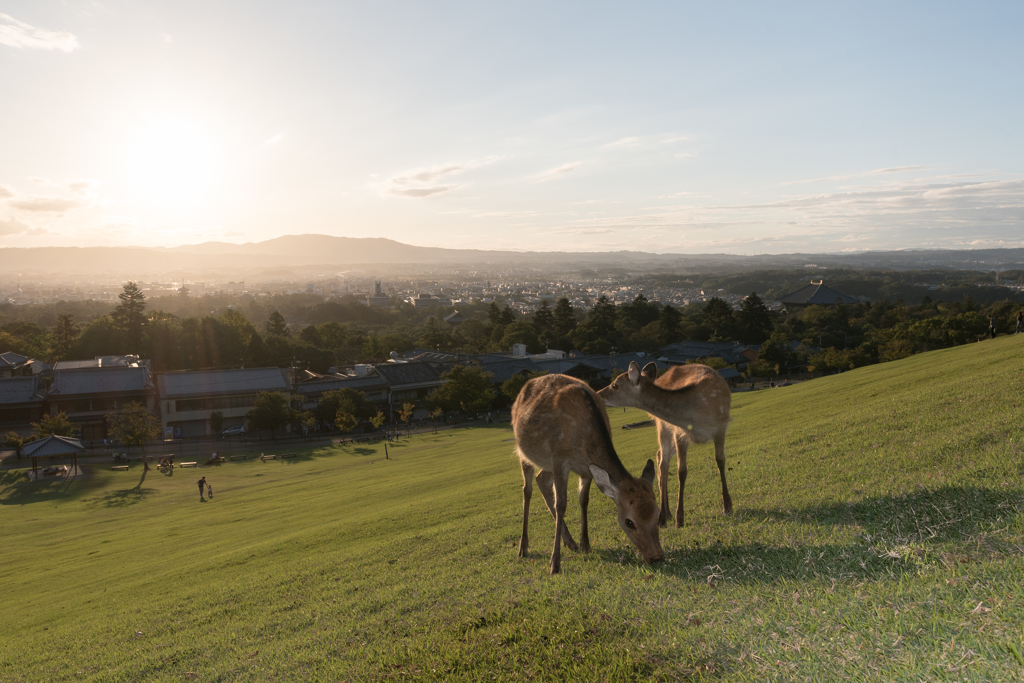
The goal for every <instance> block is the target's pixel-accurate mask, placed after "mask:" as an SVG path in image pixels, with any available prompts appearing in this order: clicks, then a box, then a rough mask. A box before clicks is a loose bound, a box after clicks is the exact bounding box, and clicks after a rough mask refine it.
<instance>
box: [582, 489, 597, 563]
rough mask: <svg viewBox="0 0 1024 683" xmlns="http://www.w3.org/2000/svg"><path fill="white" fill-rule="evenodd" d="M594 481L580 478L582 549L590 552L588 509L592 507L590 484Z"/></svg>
mask: <svg viewBox="0 0 1024 683" xmlns="http://www.w3.org/2000/svg"><path fill="white" fill-rule="evenodd" d="M592 481H594V480H593V479H585V478H583V477H580V549H581V550H582V551H583V552H585V553H589V552H590V531H589V529H588V528H587V508H588V507H589V506H590V482H592Z"/></svg>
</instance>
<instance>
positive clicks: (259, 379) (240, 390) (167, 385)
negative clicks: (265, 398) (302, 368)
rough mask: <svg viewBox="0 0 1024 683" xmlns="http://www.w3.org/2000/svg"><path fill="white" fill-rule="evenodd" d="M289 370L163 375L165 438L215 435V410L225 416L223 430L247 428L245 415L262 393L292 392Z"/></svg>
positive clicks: (160, 385)
mask: <svg viewBox="0 0 1024 683" xmlns="http://www.w3.org/2000/svg"><path fill="white" fill-rule="evenodd" d="M288 372H289V371H288V369H287V368H284V369H282V368H241V369H235V370H185V371H181V372H166V373H164V374H162V375H160V376H159V377H157V386H158V391H159V397H160V422H161V424H162V426H163V429H164V438H166V439H171V438H173V439H180V438H187V437H198V436H209V435H211V434H212V433H213V430H212V428H211V427H210V415H211V413H213V412H214V411H218V412H220V413H221V415H223V416H224V423H223V425H222V426H221V430H224V429H228V428H229V427H244V426H245V414H246V413H247V412H249V411H250V410H251V409H252V407H253V406H255V405H256V396H257V395H258V394H259V393H260V392H263V391H278V392H281V393H283V394H288V395H290V394H291V392H292V384H291V382H290V381H289V378H288ZM214 436H216V435H214Z"/></svg>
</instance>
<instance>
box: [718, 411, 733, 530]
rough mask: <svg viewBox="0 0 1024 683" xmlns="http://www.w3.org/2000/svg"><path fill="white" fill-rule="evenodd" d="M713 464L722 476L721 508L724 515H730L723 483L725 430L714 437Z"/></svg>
mask: <svg viewBox="0 0 1024 683" xmlns="http://www.w3.org/2000/svg"><path fill="white" fill-rule="evenodd" d="M715 463H717V464H718V473H719V474H720V475H721V476H722V506H723V507H724V508H725V514H727V515H731V514H732V498H731V497H730V496H729V487H728V485H726V483H725V430H722V431H721V432H719V433H718V434H717V435H715Z"/></svg>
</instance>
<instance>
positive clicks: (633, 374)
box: [628, 360, 640, 386]
mask: <svg viewBox="0 0 1024 683" xmlns="http://www.w3.org/2000/svg"><path fill="white" fill-rule="evenodd" d="M628 372H629V381H630V382H632V383H633V386H637V385H638V384H640V366H639V365H637V364H636V361H635V360H634V361H630V362H629V371H628Z"/></svg>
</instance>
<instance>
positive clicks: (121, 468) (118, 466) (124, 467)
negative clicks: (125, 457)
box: [110, 465, 128, 470]
mask: <svg viewBox="0 0 1024 683" xmlns="http://www.w3.org/2000/svg"><path fill="white" fill-rule="evenodd" d="M110 469H112V470H127V469H128V465H114V466H113V467H111V468H110Z"/></svg>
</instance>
